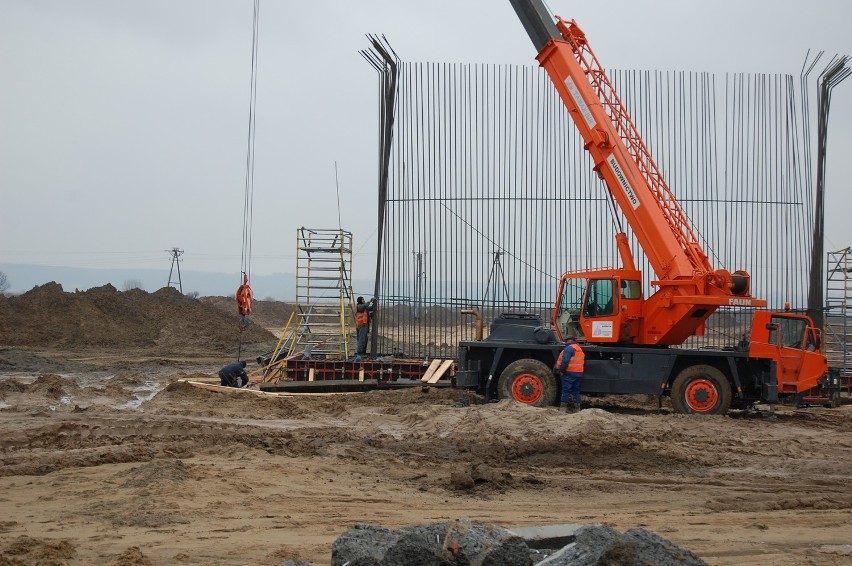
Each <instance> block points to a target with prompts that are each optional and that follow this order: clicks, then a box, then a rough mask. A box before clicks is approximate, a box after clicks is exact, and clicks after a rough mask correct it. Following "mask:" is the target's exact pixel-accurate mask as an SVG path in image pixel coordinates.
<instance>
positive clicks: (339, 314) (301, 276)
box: [290, 227, 355, 359]
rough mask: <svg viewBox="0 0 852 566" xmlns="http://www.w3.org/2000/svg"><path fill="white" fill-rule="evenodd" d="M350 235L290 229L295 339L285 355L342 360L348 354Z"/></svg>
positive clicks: (351, 318) (351, 308) (350, 326)
mask: <svg viewBox="0 0 852 566" xmlns="http://www.w3.org/2000/svg"><path fill="white" fill-rule="evenodd" d="M351 274H352V233H351V232H347V231H345V230H320V229H310V228H304V227H303V228H299V229H297V230H296V305H297V311H296V314H295V317H296V320H295V321H294V323H295V332H294V335H295V338H294V341H293V344H292V346H291V348H290V355H292V354H294V353H302V354H303V357H305V358H335V359H341V358H342V359H346V358H348V357H349V355H350V353H351V352H352V351H353V349H352V345H351V336H352V334H353V328H354V325H355V324H354V323H355V319H354V314H353V313H354V312H355V306H354V302H353V298H352V281H351Z"/></svg>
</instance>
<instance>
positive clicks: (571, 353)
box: [553, 336, 586, 413]
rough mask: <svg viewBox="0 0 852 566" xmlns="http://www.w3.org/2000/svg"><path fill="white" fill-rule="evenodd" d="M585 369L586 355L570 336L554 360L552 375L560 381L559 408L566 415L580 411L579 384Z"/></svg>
mask: <svg viewBox="0 0 852 566" xmlns="http://www.w3.org/2000/svg"><path fill="white" fill-rule="evenodd" d="M585 368H586V354H585V352H583V349H582V348H580V345H579V344H577V341H576V340H574V338H573V337H572V336H569V337H568V338H567V339H566V340H565V348H563V350H562V353H560V354H559V359H557V360H556V366H554V368H553V375H555V376H556V377H558V378H560V379H561V380H562V398H561V399H560V401H559V407H560V408H562V409H564V410H565V411H566V412H568V413H576V412H577V411H579V410H580V382H581V381H582V380H583V372H584V371H585Z"/></svg>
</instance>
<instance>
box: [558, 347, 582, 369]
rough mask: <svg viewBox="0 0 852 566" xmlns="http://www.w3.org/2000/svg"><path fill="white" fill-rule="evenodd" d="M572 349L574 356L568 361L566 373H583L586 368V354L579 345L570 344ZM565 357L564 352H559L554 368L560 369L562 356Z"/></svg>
mask: <svg viewBox="0 0 852 566" xmlns="http://www.w3.org/2000/svg"><path fill="white" fill-rule="evenodd" d="M571 348H573V349H574V355H573V356H571V359H570V360H568V367H567V368H565V371H566V372H567V373H583V370H585V368H586V353H585V352H583V350H582V348H580V345H579V344H577V343H574V344H571ZM563 355H565V350H562V351H561V352H559V358H558V359H557V360H556V367H557V368H559V367H562V356H563Z"/></svg>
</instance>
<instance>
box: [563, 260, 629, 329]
mask: <svg viewBox="0 0 852 566" xmlns="http://www.w3.org/2000/svg"><path fill="white" fill-rule="evenodd" d="M641 281H642V274H641V273H640V272H639V271H635V270H627V269H597V270H592V271H580V272H571V273H566V274H565V275H563V276H562V278H561V279H560V281H559V292H558V293H557V297H556V305H555V307H554V309H553V327H554V329H555V330H556V334H557V336H558V337H559V339H560V340H565V339H566V338H568V337H569V336H571V337H574V338H577V339H585V340H586V341H588V342H594V343H601V344H609V343H618V342H622V343H624V342H633V341H634V340H635V338H636V337H637V336H638V335H639V330H640V329H639V321H640V320H641V313H642V283H641Z"/></svg>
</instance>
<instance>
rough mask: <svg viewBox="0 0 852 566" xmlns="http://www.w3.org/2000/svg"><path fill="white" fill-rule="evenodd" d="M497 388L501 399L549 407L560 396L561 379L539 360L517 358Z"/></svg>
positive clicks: (501, 376)
mask: <svg viewBox="0 0 852 566" xmlns="http://www.w3.org/2000/svg"><path fill="white" fill-rule="evenodd" d="M497 388H498V389H499V394H500V398H501V399H512V400H514V401H517V402H518V403H524V404H526V405H533V406H535V407H549V406H551V405H555V404H556V400H557V399H558V398H559V380H558V379H557V378H556V377H555V376H554V375H553V372H552V370H551V369H550V368H549V367H548V366H547V365H546V364H545V363H543V362H540V361H538V360H531V359H524V360H516V361H514V362H512V363H511V364H509V365H508V366H506V369H504V370H503V373H501V374H500V379H499V380H498V381H497Z"/></svg>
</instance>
